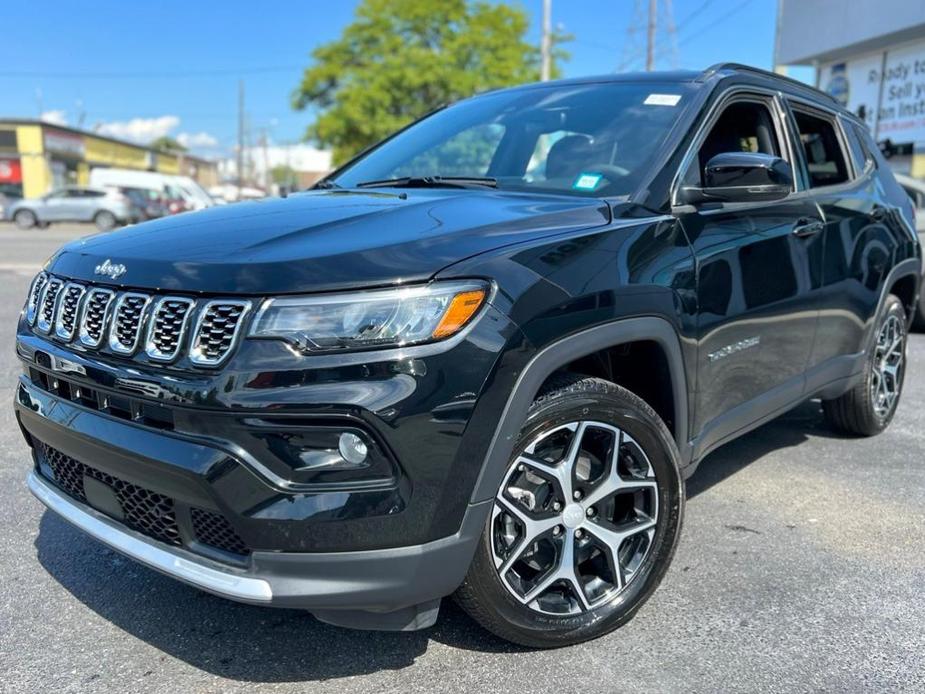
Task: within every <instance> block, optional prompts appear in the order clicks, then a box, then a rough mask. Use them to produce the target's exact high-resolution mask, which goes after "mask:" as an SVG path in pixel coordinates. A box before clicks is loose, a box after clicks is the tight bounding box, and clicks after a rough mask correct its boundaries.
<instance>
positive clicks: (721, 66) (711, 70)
mask: <svg viewBox="0 0 925 694" xmlns="http://www.w3.org/2000/svg"><path fill="white" fill-rule="evenodd" d="M722 70H735V71H736V72H751V73H754V74H756V75H760V76H761V77H772V78H774V79H777V80H783V81H784V82H787V83H788V84H791V85H793V86H795V87H800V88H801V89H806V90H808V91H811V92H814V93H816V94H821V95H822V96H824V97H825V98H826V99H828V100H829V101H831V102H833V103H834V104H836V105H837V106H842V104H841V102H839V100H838V99H836V98H835V97H834V96H832V95H831V94H828V93H826V92H824V91H822V90H821V89H817V88H816V87H813V86H812V85H809V84H806V83H805V82H800V80H796V79H793V77H788V76H787V75H779V74H777V73H776V72H771V71H770V70H762V69H761V68H759V67H752V66H751V65H744V64H742V63H716V64H715V65H711V66H710V67H708V68H707V69H706V70H704V71H703V72H702V73H701V75H700V81H702V82H705V81H706V80H708V79H710V78H711V77H713V75H715V74H716V73H718V72H721V71H722Z"/></svg>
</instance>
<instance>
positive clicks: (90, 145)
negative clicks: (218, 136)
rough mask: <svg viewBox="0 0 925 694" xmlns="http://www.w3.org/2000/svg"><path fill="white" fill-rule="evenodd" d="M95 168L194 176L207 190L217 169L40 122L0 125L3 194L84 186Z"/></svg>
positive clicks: (0, 186)
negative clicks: (67, 186) (66, 186)
mask: <svg viewBox="0 0 925 694" xmlns="http://www.w3.org/2000/svg"><path fill="white" fill-rule="evenodd" d="M97 167H116V168H121V169H139V170H141V171H158V172H160V173H165V174H176V175H184V176H191V177H192V178H194V179H196V180H197V181H198V182H199V183H201V184H202V185H205V186H209V185H214V184H215V182H216V181H217V180H218V171H217V167H216V164H215V163H214V162H211V161H209V160H207V159H201V158H199V157H193V156H191V155H187V154H172V153H171V154H167V153H164V152H158V151H155V150H153V149H151V148H149V147H145V146H143V145H137V144H134V143H131V142H125V141H122V140H116V139H114V138H111V137H105V136H103V135H98V134H96V133H91V132H86V131H83V130H76V129H74V128H68V127H64V126H60V125H52V124H50V123H45V122H41V121H34V120H15V119H9V120H7V119H0V193H7V194H10V193H12V194H13V195H22V196H23V197H26V198H35V197H39V196H42V195H45V194H46V193H48V192H49V191H51V190H54V189H55V188H60V187H62V186H65V185H86V184H87V183H88V181H89V177H90V170H91V169H94V168H97Z"/></svg>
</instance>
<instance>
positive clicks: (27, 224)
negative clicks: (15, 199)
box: [13, 210, 38, 229]
mask: <svg viewBox="0 0 925 694" xmlns="http://www.w3.org/2000/svg"><path fill="white" fill-rule="evenodd" d="M13 221H14V222H16V226H18V227H19V228H20V229H31V228H32V227H34V226H35V225H36V223H37V222H38V218H37V217H36V216H35V212H33V211H32V210H19V211H18V212H17V213H16V214H14V215H13Z"/></svg>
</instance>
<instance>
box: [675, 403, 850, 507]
mask: <svg viewBox="0 0 925 694" xmlns="http://www.w3.org/2000/svg"><path fill="white" fill-rule="evenodd" d="M810 436H814V437H818V438H839V439H843V438H850V437H849V436H847V435H845V434H840V433H838V432H836V431H835V430H833V429H832V428H831V427H830V426H829V425H828V424H827V423H826V421H825V418H824V417H823V414H822V405H821V403H820V402H819V401H818V400H809V401H807V402H804V403H803V404H802V405H799V406H798V407H795V408H794V409H792V410H791V411H790V412H787V413H786V414H783V415H781V416H780V417H778V418H776V419H773V420H771V421H770V422H768V423H767V424H764V425H762V426H760V427H758V428H757V429H755V430H754V431H751V432H749V433H747V434H745V435H744V436H740V437H739V438H737V439H735V440H733V441H731V442H730V443H727V444H726V445H724V446H722V447H721V448H719V449H717V450H715V451H714V452H712V453H710V454H709V455H707V457H706V458H704V459H703V460H702V461H701V463H700V465H699V466H698V468H697V471H696V472H695V473H694V474H693V476H692V477H691V478H690V479H689V480H687V498H688V499H691V498H693V497H695V496H697V495H698V494H702V493H703V492H705V491H707V490H708V489H710V488H711V487H713V486H714V485H717V484H719V483H721V482H722V481H723V480H725V479H727V478H729V477H731V476H732V475H734V474H735V473H737V472H738V471H739V470H741V469H742V468H745V467H747V466H748V465H750V464H751V463H753V462H755V461H756V460H758V459H760V458H762V457H763V456H765V455H767V454H768V453H772V452H773V451H780V450H784V449H787V448H793V447H795V446H799V445H800V444H802V443H803V442H804V441H806V440H807V439H808V438H809V437H810Z"/></svg>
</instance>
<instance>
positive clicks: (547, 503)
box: [456, 376, 684, 648]
mask: <svg viewBox="0 0 925 694" xmlns="http://www.w3.org/2000/svg"><path fill="white" fill-rule="evenodd" d="M683 509H684V491H683V482H682V478H681V473H680V457H679V454H678V451H677V448H676V446H675V443H674V441H673V439H672V438H671V434H670V433H669V432H668V430H667V428H666V427H665V425H664V423H663V422H662V421H661V419H659V417H658V415H657V414H656V413H655V412H654V411H653V410H652V408H651V407H649V406H648V405H647V404H646V403H645V402H644V401H643V400H641V399H640V398H638V397H636V396H635V395H633V394H632V393H630V392H629V391H627V390H625V389H624V388H621V387H620V386H617V385H615V384H613V383H609V382H607V381H603V380H601V379H597V378H581V377H575V376H565V377H562V378H559V379H558V380H557V381H556V382H555V383H553V384H552V385H551V386H550V388H549V389H547V390H546V391H545V392H544V393H543V394H541V396H540V397H539V398H537V400H536V401H535V402H534V403H533V405H532V406H531V409H530V413H529V415H528V418H527V422H526V424H525V426H524V428H523V430H522V432H521V436H520V440H519V441H518V443H517V447H516V448H515V454H514V457H513V459H512V460H511V462H510V465H509V467H508V469H507V470H506V471H505V473H504V476H503V479H502V481H501V484H500V486H499V489H498V492H497V495H496V496H495V501H494V507H493V509H492V512H491V514H490V516H489V519H488V521H487V523H486V526H485V529H484V532H483V534H482V537H481V539H480V542H479V547H478V549H477V550H476V555H475V558H474V559H473V562H472V565H471V567H470V568H469V572H468V574H467V576H466V579H465V581H464V583H463V585H462V586H461V587H460V588H459V590H458V591H457V593H456V599H457V601H458V602H459V603H460V605H461V606H462V607H463V608H464V609H465V610H466V611H467V612H468V613H469V614H470V615H471V616H472V617H473V618H475V619H476V620H477V621H478V622H480V623H481V624H482V626H484V627H485V628H486V629H488V630H489V631H491V632H493V633H495V634H497V635H498V636H500V637H502V638H505V639H507V640H509V641H513V642H515V643H519V644H522V645H525V646H530V647H538V648H550V647H558V646H565V645H570V644H574V643H580V642H582V641H587V640H589V639H593V638H596V637H598V636H601V635H603V634H606V633H608V632H610V631H612V630H614V629H616V628H617V627H619V626H621V625H622V624H624V623H625V622H627V621H629V620H630V619H631V618H632V617H633V615H634V614H635V613H636V611H637V610H638V609H639V608H640V607H641V606H642V604H643V603H644V602H645V601H646V600H647V599H648V598H649V596H650V595H651V594H652V592H653V591H654V590H655V588H656V587H657V586H658V584H659V582H660V581H661V579H662V576H663V575H664V574H665V571H666V569H667V568H668V565H669V563H670V562H671V559H672V557H673V555H674V549H675V545H676V543H677V539H678V535H679V533H680V529H681V518H682V515H683Z"/></svg>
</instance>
